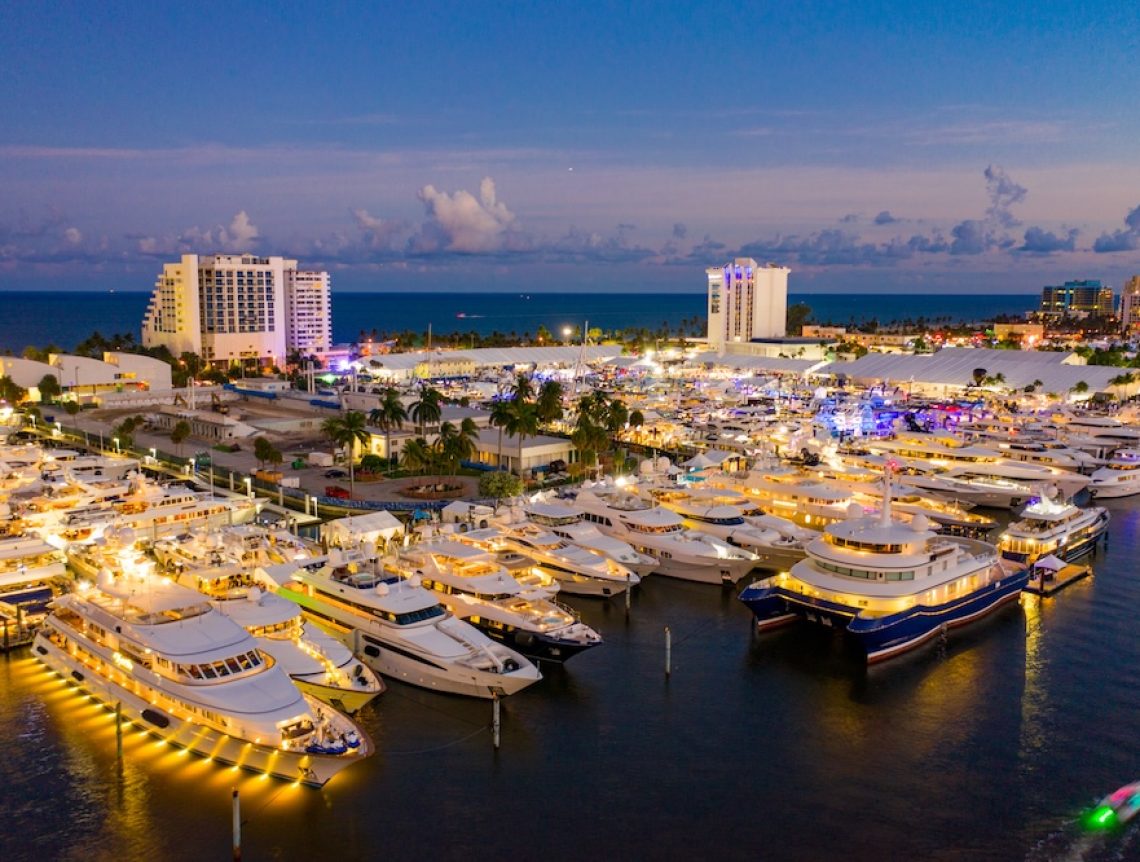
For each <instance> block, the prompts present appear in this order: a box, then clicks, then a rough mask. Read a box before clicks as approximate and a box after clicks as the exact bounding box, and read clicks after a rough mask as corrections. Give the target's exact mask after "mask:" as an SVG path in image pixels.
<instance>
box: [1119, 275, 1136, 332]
mask: <svg viewBox="0 0 1140 862" xmlns="http://www.w3.org/2000/svg"><path fill="white" fill-rule="evenodd" d="M1120 324H1121V327H1122V328H1123V329H1124V333H1125V335H1132V334H1135V333H1136V332H1140V275H1134V276H1132V278H1130V279H1128V281H1126V282H1125V283H1124V289H1123V290H1122V291H1121V292H1120Z"/></svg>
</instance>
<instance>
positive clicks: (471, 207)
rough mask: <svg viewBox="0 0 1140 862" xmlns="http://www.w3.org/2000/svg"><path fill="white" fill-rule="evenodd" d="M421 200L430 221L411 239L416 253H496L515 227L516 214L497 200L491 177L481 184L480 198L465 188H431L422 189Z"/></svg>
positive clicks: (429, 186)
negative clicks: (452, 189)
mask: <svg viewBox="0 0 1140 862" xmlns="http://www.w3.org/2000/svg"><path fill="white" fill-rule="evenodd" d="M419 198H420V200H421V201H423V204H424V209H425V210H426V211H427V221H425V222H424V224H423V227H422V228H421V230H420V232H419V233H418V234H417V235H416V236H414V237H413V238H412V242H411V248H412V250H413V251H416V252H431V251H453V252H460V253H464V254H477V253H480V252H489V251H496V250H498V249H501V248H503V247H504V246H505V245H506V240H507V238H508V234H509V232H510V231H511V229H512V228H513V227H514V224H515V214H514V213H512V212H511V211H510V210H509V209H507V205H506V204H504V203H503V202H502V201H499V200H498V199H497V198H496V195H495V181H494V180H492V179H491V178H490V177H484V178H483V181H482V182H481V183H479V197H478V198H476V197H475V195H473V194H471V192H469V191H466V190H465V189H460V190H459V191H457V192H455V194H448V193H447V192H441V191H437V190H436V188H435V186H432V185H428V186H424V187H423V188H422V189H420V192H419Z"/></svg>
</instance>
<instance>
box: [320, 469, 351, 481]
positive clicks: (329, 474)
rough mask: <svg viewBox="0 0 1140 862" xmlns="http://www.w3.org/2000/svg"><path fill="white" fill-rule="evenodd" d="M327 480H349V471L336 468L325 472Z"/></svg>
mask: <svg viewBox="0 0 1140 862" xmlns="http://www.w3.org/2000/svg"><path fill="white" fill-rule="evenodd" d="M325 478H326V479H347V478H348V471H347V470H341V469H340V468H338V467H334V468H333V469H332V470H325Z"/></svg>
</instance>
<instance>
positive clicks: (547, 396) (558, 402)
mask: <svg viewBox="0 0 1140 862" xmlns="http://www.w3.org/2000/svg"><path fill="white" fill-rule="evenodd" d="M535 411H536V412H537V414H538V421H539V422H542V423H543V424H544V425H549V424H550V423H551V422H557V421H558V420H559V419H561V418H562V416H563V413H564V411H563V409H562V384H561V383H559V382H558V381H557V380H547V381H546V382H545V383H543V384H542V386H541V387H540V388H539V390H538V399H537V400H536V401H535Z"/></svg>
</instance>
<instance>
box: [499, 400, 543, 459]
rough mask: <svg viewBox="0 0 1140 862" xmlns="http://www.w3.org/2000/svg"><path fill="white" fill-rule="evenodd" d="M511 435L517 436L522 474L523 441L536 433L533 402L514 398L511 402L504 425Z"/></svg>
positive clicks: (535, 414)
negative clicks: (508, 414) (508, 415)
mask: <svg viewBox="0 0 1140 862" xmlns="http://www.w3.org/2000/svg"><path fill="white" fill-rule="evenodd" d="M504 427H505V429H506V432H507V433H508V434H509V435H511V436H512V437H514V436H517V437H518V438H519V464H518V467H519V475H520V476H521V475H522V457H523V441H524V440H525V439H526V438H527V437H528V436H534V435H535V434H537V433H538V413H537V412H535V407H534V405H533V404H531V403H530V402H527V401H522V400H519V399H515V400H514V401H512V402H511V411H510V417H509V419H508V421H507V424H506V425H505V426H504Z"/></svg>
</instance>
